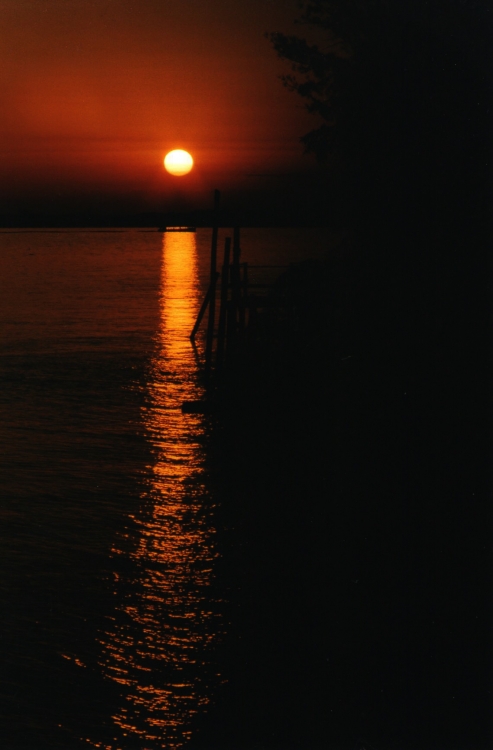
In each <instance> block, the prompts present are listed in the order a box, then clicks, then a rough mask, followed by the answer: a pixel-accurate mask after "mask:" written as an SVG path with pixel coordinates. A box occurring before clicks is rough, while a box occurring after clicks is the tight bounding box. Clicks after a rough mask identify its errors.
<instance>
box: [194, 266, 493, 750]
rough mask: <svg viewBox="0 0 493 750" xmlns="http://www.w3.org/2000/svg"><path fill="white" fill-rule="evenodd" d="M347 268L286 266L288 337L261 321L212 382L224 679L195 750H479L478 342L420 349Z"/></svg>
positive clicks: (483, 524) (486, 571) (482, 626)
mask: <svg viewBox="0 0 493 750" xmlns="http://www.w3.org/2000/svg"><path fill="white" fill-rule="evenodd" d="M356 268H358V269H359V271H358V272H356V271H355V269H356ZM362 268H364V264H362V263H360V262H357V263H349V264H348V263H347V262H346V261H345V260H343V261H341V260H339V261H337V260H335V261H332V265H331V266H330V267H329V265H328V262H327V263H325V264H323V263H322V264H318V265H317V264H311V265H310V264H305V265H304V266H303V267H302V266H299V267H297V268H296V269H294V273H295V274H297V277H298V278H299V279H301V281H300V285H299V300H298V302H299V304H298V308H297V310H298V314H297V317H296V320H295V321H294V324H293V321H291V323H290V327H287V326H286V325H285V324H281V325H280V324H279V321H277V322H271V324H269V323H268V322H265V325H264V328H263V329H262V328H260V329H259V333H258V335H257V337H256V339H255V340H254V341H253V342H251V344H250V346H249V347H248V348H246V349H244V350H242V351H241V352H239V353H238V354H237V355H236V356H235V357H233V358H232V359H231V360H230V363H229V366H228V368H227V369H226V372H225V374H224V377H223V380H222V382H221V383H220V385H219V399H220V404H221V410H220V412H219V415H218V418H217V424H216V427H215V434H214V436H213V446H214V449H213V453H212V456H211V467H210V468H211V475H212V479H213V482H214V484H215V485H216V488H217V496H218V499H219V515H220V525H221V527H222V529H223V531H222V537H223V538H222V544H223V546H224V563H223V564H224V570H222V572H221V575H222V576H223V577H224V579H225V580H226V581H227V582H228V586H229V590H230V600H231V604H230V612H229V617H230V620H231V628H230V635H229V637H228V639H227V641H226V643H225V644H224V647H223V654H222V657H221V659H222V664H221V668H222V670H223V671H224V673H225V674H226V676H227V678H228V682H227V683H226V684H225V685H224V686H223V688H222V689H221V691H220V692H219V695H218V696H217V700H216V702H215V705H214V706H213V707H211V709H210V711H209V713H208V714H207V716H206V717H205V718H204V719H202V721H201V723H200V725H199V726H198V727H197V730H196V733H195V735H194V740H193V741H192V744H191V748H193V750H195V749H197V750H205V748H207V749H209V748H210V749H211V750H212V748H214V750H219V749H221V750H222V749H224V750H231V749H232V748H245V749H246V748H265V749H266V750H270V749H271V748H283V749H284V750H287V749H288V748H292V749H293V750H294V749H295V748H299V749H300V750H301V749H303V750H314V749H315V748H334V749H335V748H347V749H348V750H359V749H361V750H362V749H363V748H367V750H368V749H370V748H374V749H375V750H384V749H385V750H395V749H396V748H403V749H404V748H408V749H409V750H411V749H415V748H421V749H423V750H442V749H443V748H447V750H466V748H467V749H469V748H470V749H471V750H472V748H475V750H486V748H489V747H490V746H491V739H492V735H491V722H490V708H491V671H490V670H491V650H490V643H491V642H490V629H489V628H490V624H491V617H490V608H489V603H488V602H489V592H490V578H491V577H490V530H491V528H490V511H489V498H488V482H487V474H486V471H485V470H486V461H485V457H486V453H485V446H486V438H487V430H486V420H485V419H484V418H482V417H484V416H485V415H484V411H482V410H483V409H484V402H483V401H482V399H483V396H484V381H483V380H482V375H481V374H480V373H479V372H478V371H477V370H474V371H472V370H470V369H469V368H470V367H472V364H471V357H472V358H473V363H474V365H477V362H476V361H475V360H474V357H473V355H474V354H477V350H476V348H475V342H474V341H471V345H470V348H469V352H465V351H464V347H463V346H462V345H463V344H464V340H465V339H464V336H463V334H461V332H460V331H459V330H458V329H456V330H455V332H454V331H453V321H452V322H451V324H450V325H451V326H452V330H451V334H450V335H448V334H446V335H445V336H443V335H439V334H436V332H431V333H428V334H427V335H421V336H418V333H420V332H421V333H422V332H423V331H425V330H429V329H427V328H426V326H427V321H426V320H424V318H423V319H421V318H419V316H418V315H417V313H416V311H410V309H409V307H408V306H404V307H402V306H401V307H400V308H398V307H395V308H392V306H391V304H390V303H388V301H387V303H388V304H386V306H384V307H383V312H382V311H381V310H379V309H378V306H377V305H376V302H375V295H373V296H372V294H371V292H370V291H369V290H368V287H367V286H365V281H364V279H363V278H362V275H361V269H362ZM391 309H394V310H400V312H398V313H396V316H394V317H393V318H392V316H391V315H390V310H391ZM405 324H407V329H406V327H405ZM406 330H407V333H406V332H405V331H406ZM403 331H404V332H405V333H404V334H403V333H402V332H403ZM461 336H462V338H461ZM417 341H418V343H416V342H417ZM467 354H469V363H468V364H467V363H466V360H465V359H464V358H465V357H466V355H467Z"/></svg>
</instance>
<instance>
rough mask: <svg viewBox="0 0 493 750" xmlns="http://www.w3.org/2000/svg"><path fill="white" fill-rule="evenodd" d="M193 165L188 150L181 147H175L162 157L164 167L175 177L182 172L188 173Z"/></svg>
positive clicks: (179, 175)
mask: <svg viewBox="0 0 493 750" xmlns="http://www.w3.org/2000/svg"><path fill="white" fill-rule="evenodd" d="M192 167H193V159H192V157H191V156H190V154H189V153H188V151H183V150H182V149H181V148H177V149H175V150H174V151H170V152H169V154H166V156H165V157H164V168H165V169H166V171H167V172H169V173H170V174H173V175H175V177H181V176H182V175H184V174H188V173H189V172H190V170H191V169H192Z"/></svg>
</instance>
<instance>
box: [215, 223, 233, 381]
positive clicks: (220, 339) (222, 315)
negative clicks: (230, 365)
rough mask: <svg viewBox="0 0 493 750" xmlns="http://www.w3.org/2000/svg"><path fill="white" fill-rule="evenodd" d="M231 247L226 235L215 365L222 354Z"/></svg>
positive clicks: (220, 361) (219, 361)
mask: <svg viewBox="0 0 493 750" xmlns="http://www.w3.org/2000/svg"><path fill="white" fill-rule="evenodd" d="M230 248H231V237H226V240H225V242H224V261H223V270H222V272H221V307H220V310H219V327H218V331H217V352H216V367H217V369H219V368H220V367H221V365H222V361H223V356H224V338H225V333H226V312H227V305H228V281H229V279H228V277H229V253H230Z"/></svg>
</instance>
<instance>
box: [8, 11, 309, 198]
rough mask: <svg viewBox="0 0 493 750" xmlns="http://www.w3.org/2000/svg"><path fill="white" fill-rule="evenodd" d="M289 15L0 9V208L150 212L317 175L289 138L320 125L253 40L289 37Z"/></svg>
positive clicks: (262, 44) (270, 54)
mask: <svg viewBox="0 0 493 750" xmlns="http://www.w3.org/2000/svg"><path fill="white" fill-rule="evenodd" d="M297 13H298V9H297V4H296V0H248V2H240V0H207V2H204V0H138V2H136V1H134V0H2V2H1V3H0V41H1V54H2V65H1V66H0V144H1V145H0V157H1V158H0V196H1V197H2V200H4V202H5V201H6V202H7V204H9V202H10V204H12V205H14V204H16V202H17V203H19V202H21V203H22V201H24V202H27V203H29V200H32V199H33V198H34V199H36V200H48V199H49V200H51V201H52V202H54V203H56V201H57V200H58V201H59V202H60V205H65V204H66V203H67V204H69V203H70V201H71V200H72V201H73V200H76V199H77V197H78V196H82V195H85V196H86V198H87V196H88V195H89V196H91V195H93V196H96V195H103V194H104V195H105V196H106V197H111V196H112V195H121V196H126V199H128V200H130V202H132V200H133V201H134V202H136V205H137V203H139V205H141V206H142V207H143V208H153V207H155V206H156V205H158V204H159V205H162V201H163V200H164V201H165V202H166V200H167V199H168V198H169V200H172V199H175V198H176V197H177V196H178V199H180V197H181V199H182V200H185V199H187V198H189V197H192V198H193V199H194V200H196V201H198V202H200V201H201V200H202V198H203V196H204V195H207V196H209V195H210V191H211V189H213V188H214V187H220V188H221V189H223V190H226V191H228V190H233V188H234V187H249V186H253V187H255V185H258V184H259V183H260V184H262V180H263V179H264V178H261V177H251V176H250V175H259V174H283V173H293V172H295V173H296V172H298V171H300V170H301V171H306V170H311V169H313V168H314V164H313V162H312V160H311V159H310V158H308V157H303V156H302V147H301V145H300V144H299V137H300V136H301V135H302V134H303V133H305V132H306V131H307V130H310V129H311V128H313V127H314V126H315V125H316V124H317V123H316V120H315V119H313V118H312V117H311V116H310V115H309V114H308V113H307V112H306V111H305V110H304V108H303V105H302V102H301V101H300V100H299V99H298V98H297V97H296V96H295V95H293V94H290V93H289V92H288V91H286V90H285V89H284V88H283V87H282V85H281V82H280V81H279V79H278V77H277V76H278V75H279V74H280V73H281V72H283V71H286V67H285V66H284V65H283V63H282V62H281V61H280V60H278V59H277V58H276V55H275V53H274V51H273V49H272V47H271V45H270V43H269V42H268V41H267V40H266V39H265V38H264V36H263V34H264V32H265V31H270V30H282V31H286V32H290V31H291V32H294V33H296V31H298V33H299V29H296V27H295V26H294V25H293V24H292V20H293V19H294V18H295V17H296V15H297ZM172 148H185V149H187V150H189V151H190V152H191V153H192V155H193V157H194V159H195V168H194V170H193V172H192V173H191V174H190V175H189V176H187V177H182V178H173V177H171V176H169V175H167V174H166V172H165V171H164V169H163V166H162V160H163V157H164V155H165V153H166V152H167V151H168V150H170V149H172ZM267 179H269V178H267ZM185 180H186V183H185ZM178 181H180V184H179V185H178V184H177V183H178Z"/></svg>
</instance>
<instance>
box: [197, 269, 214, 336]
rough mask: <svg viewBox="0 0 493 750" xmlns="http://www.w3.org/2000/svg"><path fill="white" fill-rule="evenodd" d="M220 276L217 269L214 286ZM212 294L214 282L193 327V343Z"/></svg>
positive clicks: (210, 285)
mask: <svg viewBox="0 0 493 750" xmlns="http://www.w3.org/2000/svg"><path fill="white" fill-rule="evenodd" d="M218 278H219V272H218V271H216V278H215V281H214V286H215V284H216V282H217V280H218ZM211 295H212V284H209V288H208V290H207V294H206V295H205V298H204V301H203V302H202V307H201V308H200V310H199V314H198V315H197V320H196V321H195V325H194V327H193V331H192V333H191V334H190V340H191V342H192V344H193V342H194V340H195V336H196V334H197V331H198V330H199V326H200V324H201V322H202V318H203V317H204V313H205V311H206V310H207V305H208V304H209V303H210V300H211Z"/></svg>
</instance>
